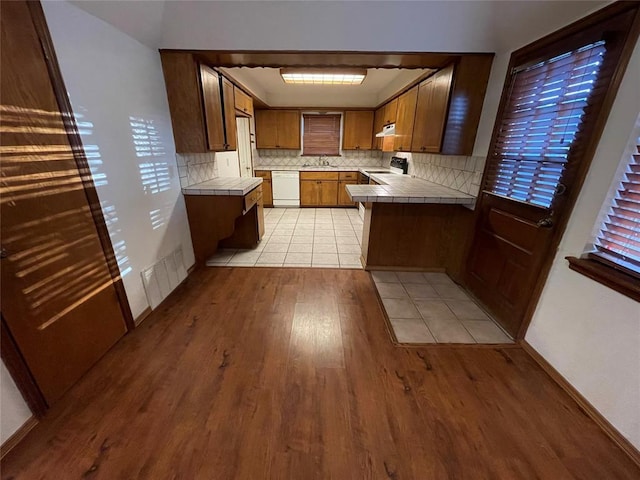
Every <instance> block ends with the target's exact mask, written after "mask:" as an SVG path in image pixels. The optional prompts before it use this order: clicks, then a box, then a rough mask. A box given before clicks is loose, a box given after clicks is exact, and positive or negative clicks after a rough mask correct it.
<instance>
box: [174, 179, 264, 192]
mask: <svg viewBox="0 0 640 480" xmlns="http://www.w3.org/2000/svg"><path fill="white" fill-rule="evenodd" d="M261 183H262V178H260V177H218V178H214V179H212V180H207V181H206V182H201V183H195V184H193V185H189V186H188V187H184V188H183V189H182V193H183V195H237V196H240V195H246V194H247V193H249V192H250V191H251V190H253V189H254V188H256V187H257V186H258V185H260V184H261Z"/></svg>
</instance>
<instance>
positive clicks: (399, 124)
mask: <svg viewBox="0 0 640 480" xmlns="http://www.w3.org/2000/svg"><path fill="white" fill-rule="evenodd" d="M417 100H418V87H417V86H415V87H413V88H412V89H411V90H409V91H408V92H406V93H403V94H402V95H400V98H399V99H398V115H397V119H396V136H395V138H394V147H393V148H394V149H395V150H399V151H403V152H408V151H409V150H411V138H412V136H413V122H414V119H415V115H416V102H417Z"/></svg>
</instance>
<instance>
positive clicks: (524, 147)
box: [486, 41, 605, 208]
mask: <svg viewBox="0 0 640 480" xmlns="http://www.w3.org/2000/svg"><path fill="white" fill-rule="evenodd" d="M604 53H605V45H604V41H599V42H596V43H592V44H589V45H586V46H583V47H582V48H579V49H577V50H573V51H571V52H567V53H564V54H562V55H559V56H556V57H554V58H551V59H548V60H545V61H542V62H539V63H536V64H535V65H532V66H527V67H524V68H521V69H516V71H515V73H514V78H513V79H512V84H511V91H510V94H509V97H508V100H507V104H506V107H505V110H504V112H503V115H502V119H501V125H500V128H499V131H498V136H497V139H496V143H495V147H494V149H493V152H492V157H491V159H490V165H489V169H488V173H487V179H486V185H487V187H486V188H487V189H488V190H489V191H491V192H493V193H495V194H498V195H502V196H505V197H509V198H512V199H514V200H519V201H523V202H527V203H531V204H534V205H539V206H542V207H545V208H548V207H550V206H551V204H552V202H553V199H554V196H555V193H556V191H557V189H558V186H559V184H560V181H561V178H562V174H563V172H564V170H565V167H566V164H567V161H568V158H569V153H570V150H571V147H572V144H573V142H574V140H575V138H576V135H577V133H578V132H579V130H580V126H581V124H582V119H583V115H584V113H585V110H587V109H588V106H589V99H590V97H591V94H592V93H593V90H594V86H595V84H596V80H597V78H598V73H599V71H600V67H601V65H602V57H603V56H604Z"/></svg>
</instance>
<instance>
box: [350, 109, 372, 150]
mask: <svg viewBox="0 0 640 480" xmlns="http://www.w3.org/2000/svg"><path fill="white" fill-rule="evenodd" d="M372 133H373V111H366V110H347V111H346V112H344V133H343V135H342V149H343V150H371V140H372Z"/></svg>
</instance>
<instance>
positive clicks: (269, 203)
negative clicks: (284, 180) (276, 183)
mask: <svg viewBox="0 0 640 480" xmlns="http://www.w3.org/2000/svg"><path fill="white" fill-rule="evenodd" d="M262 199H263V201H264V206H265V207H273V186H272V185H271V179H268V180H267V179H266V178H265V179H263V180H262Z"/></svg>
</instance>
